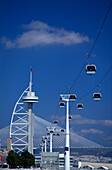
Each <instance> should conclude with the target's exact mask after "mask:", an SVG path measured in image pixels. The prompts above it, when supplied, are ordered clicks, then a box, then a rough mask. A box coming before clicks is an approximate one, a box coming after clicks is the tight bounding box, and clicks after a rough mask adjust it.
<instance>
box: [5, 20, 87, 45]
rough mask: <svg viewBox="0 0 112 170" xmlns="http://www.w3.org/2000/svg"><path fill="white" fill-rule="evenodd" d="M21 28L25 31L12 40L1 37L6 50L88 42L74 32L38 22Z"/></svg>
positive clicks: (85, 38) (84, 37)
mask: <svg viewBox="0 0 112 170" xmlns="http://www.w3.org/2000/svg"><path fill="white" fill-rule="evenodd" d="M22 27H23V28H25V29H27V30H26V31H25V32H23V33H22V34H21V35H18V36H17V37H16V38H15V39H14V40H8V39H7V38H6V37H3V39H2V40H3V41H2V42H3V43H4V44H5V46H6V47H7V48H27V47H36V46H38V45H50V44H63V45H72V44H79V43H83V42H89V38H88V36H83V35H81V34H80V33H78V32H74V31H67V30H65V29H64V28H60V29H59V28H55V27H51V26H49V25H48V24H46V23H44V22H40V21H32V22H31V23H30V24H27V25H22Z"/></svg>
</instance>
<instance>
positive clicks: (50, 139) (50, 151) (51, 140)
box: [50, 133, 53, 152]
mask: <svg viewBox="0 0 112 170" xmlns="http://www.w3.org/2000/svg"><path fill="white" fill-rule="evenodd" d="M52 135H53V134H52V133H50V152H52Z"/></svg>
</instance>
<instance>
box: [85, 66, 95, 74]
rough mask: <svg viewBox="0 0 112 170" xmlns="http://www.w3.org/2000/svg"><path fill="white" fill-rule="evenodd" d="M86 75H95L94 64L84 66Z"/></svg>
mask: <svg viewBox="0 0 112 170" xmlns="http://www.w3.org/2000/svg"><path fill="white" fill-rule="evenodd" d="M86 73H87V74H88V75H94V74H95V73H96V66H95V65H94V64H88V65H87V66H86Z"/></svg>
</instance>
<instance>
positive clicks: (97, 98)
mask: <svg viewBox="0 0 112 170" xmlns="http://www.w3.org/2000/svg"><path fill="white" fill-rule="evenodd" d="M93 100H95V101H99V100H101V93H94V94H93Z"/></svg>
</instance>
